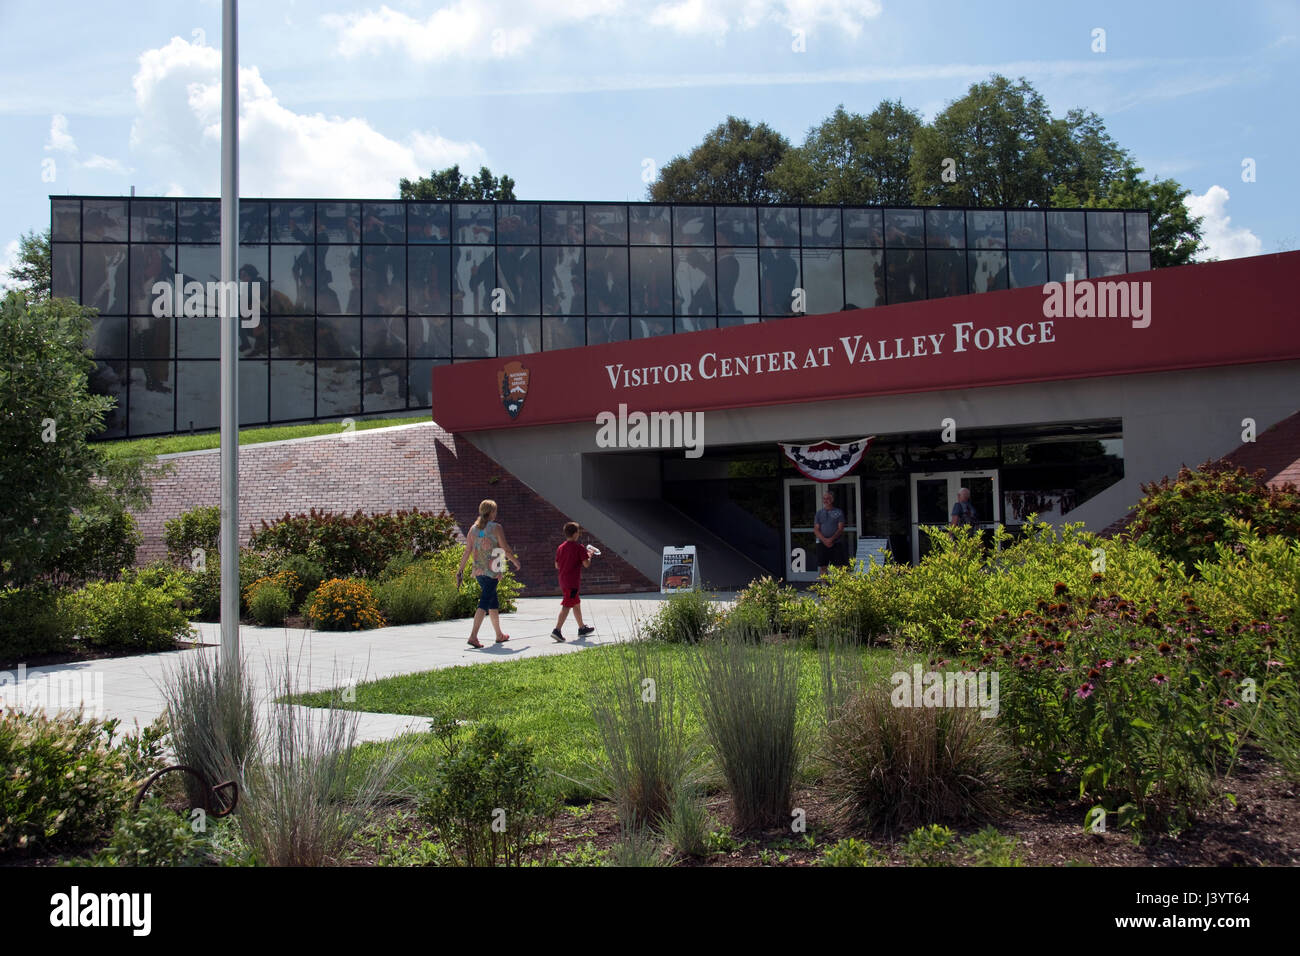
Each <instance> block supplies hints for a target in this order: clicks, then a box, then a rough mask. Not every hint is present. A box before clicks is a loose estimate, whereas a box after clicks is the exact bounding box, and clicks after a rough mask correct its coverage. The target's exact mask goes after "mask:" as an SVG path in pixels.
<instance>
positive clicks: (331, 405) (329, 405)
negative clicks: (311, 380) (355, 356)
mask: <svg viewBox="0 0 1300 956" xmlns="http://www.w3.org/2000/svg"><path fill="white" fill-rule="evenodd" d="M360 411H361V363H360V362H355V361H354V362H317V363H316V416H317V417H318V418H337V417H339V416H340V415H355V414H357V413H358V412H360Z"/></svg>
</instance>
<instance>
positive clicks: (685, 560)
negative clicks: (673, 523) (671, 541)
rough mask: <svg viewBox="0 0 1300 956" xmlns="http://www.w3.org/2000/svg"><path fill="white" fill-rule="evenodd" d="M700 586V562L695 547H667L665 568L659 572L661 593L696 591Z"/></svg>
mask: <svg viewBox="0 0 1300 956" xmlns="http://www.w3.org/2000/svg"><path fill="white" fill-rule="evenodd" d="M699 586H700V562H699V561H698V560H697V556H696V554H695V545H693V544H685V545H681V546H675V545H668V546H665V547H664V562H663V568H662V570H661V571H660V572H659V593H660V594H674V593H676V592H678V591H694V590H695V589H696V588H698V587H699Z"/></svg>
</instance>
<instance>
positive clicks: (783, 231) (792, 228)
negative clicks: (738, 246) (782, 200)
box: [758, 206, 799, 246]
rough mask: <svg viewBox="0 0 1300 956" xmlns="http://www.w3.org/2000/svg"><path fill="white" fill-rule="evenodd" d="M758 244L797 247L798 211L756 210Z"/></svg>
mask: <svg viewBox="0 0 1300 956" xmlns="http://www.w3.org/2000/svg"><path fill="white" fill-rule="evenodd" d="M758 244H759V245H760V246H797V245H799V210H798V209H797V208H784V209H782V208H774V207H770V206H763V207H760V208H759V210H758Z"/></svg>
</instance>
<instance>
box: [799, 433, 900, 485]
mask: <svg viewBox="0 0 1300 956" xmlns="http://www.w3.org/2000/svg"><path fill="white" fill-rule="evenodd" d="M875 437H876V436H875V435H869V436H867V437H866V438H859V439H858V440H857V441H851V442H846V443H844V444H843V445H837V444H836V443H835V442H832V441H819V442H813V443H812V444H811V445H787V444H785V443H783V442H778V444H780V445H781V451H783V452H785V457H787V458H789V459H790V460H791V461H792V462H794V464H795V467H796V468H798V469H799V471H800V472H801V473H802V474H804V475H806V476H807V477H809V478H811V479H812V480H813V481H824V482H828V483H829V482H832V481H839V479H841V478H843V477H844V476H845V475H847V474H848V473H849V472H851V471H852V470H853V469H854V468H856V467H858V462H860V461H862V456H863V455H865V454H866V453H867V449H868V448H869V447H871V441H872V439H874V438H875Z"/></svg>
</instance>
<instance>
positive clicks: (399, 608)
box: [375, 562, 456, 624]
mask: <svg viewBox="0 0 1300 956" xmlns="http://www.w3.org/2000/svg"><path fill="white" fill-rule="evenodd" d="M390 567H392V564H391V562H390ZM375 600H376V601H378V602H379V610H380V611H381V612H382V613H383V615H384V620H385V621H387V622H388V623H389V624H423V623H424V622H425V621H438V620H441V619H442V615H443V612H444V611H446V610H448V609H450V608H451V607H453V606H454V604H455V602H456V581H455V579H454V578H450V577H447V576H445V575H439V574H438V573H437V571H436V570H435V569H434V567H433V565H432V562H418V563H415V564H409V563H408V564H405V565H403V570H402V571H401V572H399V573H398V574H397V575H396V576H395V577H390V578H389V579H388V580H386V581H382V582H381V583H380V584H379V585H378V587H376V588H375Z"/></svg>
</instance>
